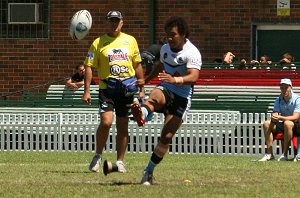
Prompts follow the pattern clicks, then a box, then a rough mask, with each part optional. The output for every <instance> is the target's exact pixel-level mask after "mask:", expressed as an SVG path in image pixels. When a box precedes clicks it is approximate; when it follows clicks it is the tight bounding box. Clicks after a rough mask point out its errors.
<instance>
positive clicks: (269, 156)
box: [258, 154, 275, 162]
mask: <svg viewBox="0 0 300 198" xmlns="http://www.w3.org/2000/svg"><path fill="white" fill-rule="evenodd" d="M274 159H275V157H274V155H272V154H265V155H264V156H263V157H262V158H261V159H260V160H258V161H259V162H266V161H271V160H274Z"/></svg>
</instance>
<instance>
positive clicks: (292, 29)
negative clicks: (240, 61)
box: [253, 24, 300, 62]
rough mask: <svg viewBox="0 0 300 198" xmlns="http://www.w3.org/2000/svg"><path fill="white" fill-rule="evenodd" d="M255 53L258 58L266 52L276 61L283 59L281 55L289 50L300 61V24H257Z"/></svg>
mask: <svg viewBox="0 0 300 198" xmlns="http://www.w3.org/2000/svg"><path fill="white" fill-rule="evenodd" d="M253 29H254V35H253V37H254V43H253V45H254V48H253V50H254V51H253V54H254V55H255V57H256V59H258V58H259V57H260V56H262V55H264V54H266V55H268V56H269V57H271V58H272V60H273V61H274V62H277V61H279V60H280V59H281V56H282V55H283V54H284V53H286V52H289V53H291V54H292V55H293V56H294V57H295V61H296V62H299V61H300V51H299V46H300V37H299V35H300V25H298V24H278V25H277V24H272V25H268V24H266V25H255V26H254V27H253Z"/></svg>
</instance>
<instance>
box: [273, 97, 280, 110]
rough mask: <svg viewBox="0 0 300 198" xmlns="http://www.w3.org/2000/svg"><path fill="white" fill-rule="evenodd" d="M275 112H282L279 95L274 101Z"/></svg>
mask: <svg viewBox="0 0 300 198" xmlns="http://www.w3.org/2000/svg"><path fill="white" fill-rule="evenodd" d="M273 112H280V105H279V97H278V98H276V100H275V102H274V109H273Z"/></svg>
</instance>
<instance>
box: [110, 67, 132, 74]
mask: <svg viewBox="0 0 300 198" xmlns="http://www.w3.org/2000/svg"><path fill="white" fill-rule="evenodd" d="M128 72H129V70H128V68H127V67H125V66H119V65H112V66H111V67H110V73H111V74H112V75H114V76H119V75H120V74H121V73H128Z"/></svg>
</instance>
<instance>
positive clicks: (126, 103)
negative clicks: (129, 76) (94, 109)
mask: <svg viewBox="0 0 300 198" xmlns="http://www.w3.org/2000/svg"><path fill="white" fill-rule="evenodd" d="M133 97H134V96H133V95H132V96H124V95H114V96H111V95H109V94H107V91H106V89H99V112H100V113H101V112H107V111H114V110H115V112H116V116H118V117H125V116H128V112H129V109H130V106H131V104H132V103H133Z"/></svg>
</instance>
